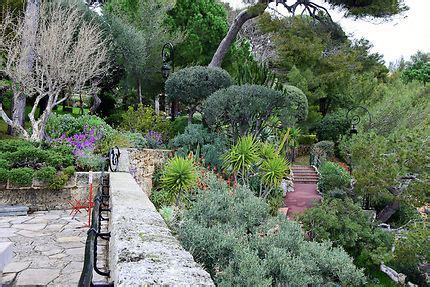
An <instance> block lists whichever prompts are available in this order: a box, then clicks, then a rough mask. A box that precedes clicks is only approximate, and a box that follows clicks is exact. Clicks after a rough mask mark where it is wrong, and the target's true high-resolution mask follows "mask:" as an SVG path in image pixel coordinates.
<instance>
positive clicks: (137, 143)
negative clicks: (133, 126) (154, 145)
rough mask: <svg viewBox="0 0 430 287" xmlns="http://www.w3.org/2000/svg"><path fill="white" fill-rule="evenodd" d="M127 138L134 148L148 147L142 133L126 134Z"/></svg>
mask: <svg viewBox="0 0 430 287" xmlns="http://www.w3.org/2000/svg"><path fill="white" fill-rule="evenodd" d="M122 136H125V137H126V138H127V140H128V142H129V143H130V145H131V147H133V148H145V147H147V146H148V141H147V140H146V139H145V137H144V136H143V135H142V134H141V133H133V132H126V133H125V134H122Z"/></svg>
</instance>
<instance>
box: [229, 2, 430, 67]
mask: <svg viewBox="0 0 430 287" xmlns="http://www.w3.org/2000/svg"><path fill="white" fill-rule="evenodd" d="M223 1H224V2H228V3H229V4H230V5H231V6H232V7H234V8H236V9H239V8H242V7H244V5H243V3H242V0H223ZM316 2H320V3H321V2H322V1H321V0H317V1H316ZM404 2H405V4H406V5H408V6H409V8H410V9H409V11H407V12H406V13H404V15H402V16H396V17H395V18H394V19H393V20H391V21H387V22H382V23H380V22H379V23H378V21H376V22H375V21H373V22H372V21H369V20H354V19H352V18H345V17H343V14H342V13H341V12H340V11H333V10H331V15H332V18H333V19H334V20H335V21H336V22H339V23H340V24H341V25H342V27H343V29H344V30H345V31H346V32H347V33H348V34H351V35H352V36H353V37H354V38H362V37H364V38H366V39H368V40H369V41H370V42H371V43H372V44H373V45H374V48H373V52H378V53H380V54H382V55H384V59H385V61H386V63H387V64H388V63H389V62H391V61H395V60H397V59H399V58H400V57H401V56H403V57H405V58H409V57H410V56H411V55H413V54H415V53H416V52H417V51H418V50H421V51H424V52H430V17H429V12H430V1H429V0H405V1H404ZM326 6H327V5H326ZM279 7H280V6H278V10H279V11H280V12H281V13H282V14H284V15H287V12H286V11H285V9H284V10H283V9H281V8H279Z"/></svg>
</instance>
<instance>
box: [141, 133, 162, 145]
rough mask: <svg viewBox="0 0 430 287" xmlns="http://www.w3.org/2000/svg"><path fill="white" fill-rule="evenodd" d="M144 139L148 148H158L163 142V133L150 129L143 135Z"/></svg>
mask: <svg viewBox="0 0 430 287" xmlns="http://www.w3.org/2000/svg"><path fill="white" fill-rule="evenodd" d="M145 139H146V141H147V143H148V146H149V147H150V148H158V147H160V146H161V145H162V144H163V135H162V134H161V133H159V132H156V131H153V130H150V131H149V132H148V133H147V134H146V135H145Z"/></svg>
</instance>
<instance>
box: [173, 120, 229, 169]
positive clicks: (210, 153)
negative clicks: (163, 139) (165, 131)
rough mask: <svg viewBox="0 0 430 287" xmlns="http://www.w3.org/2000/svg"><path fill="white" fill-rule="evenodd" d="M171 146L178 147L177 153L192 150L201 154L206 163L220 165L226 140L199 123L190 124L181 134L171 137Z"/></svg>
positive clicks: (184, 153) (185, 152)
mask: <svg viewBox="0 0 430 287" xmlns="http://www.w3.org/2000/svg"><path fill="white" fill-rule="evenodd" d="M172 146H173V147H174V148H178V151H177V154H179V155H182V156H186V155H187V154H188V153H189V152H193V153H194V154H196V155H197V154H199V155H200V156H202V157H203V158H204V163H205V164H206V165H211V166H220V165H221V162H222V161H221V160H222V155H223V153H224V152H225V150H226V141H225V139H224V137H223V136H222V135H219V134H215V133H211V132H210V131H208V130H207V129H206V128H204V127H203V125H201V124H190V125H188V126H187V127H186V128H185V130H184V132H183V133H182V134H179V135H177V136H176V137H175V138H173V140H172Z"/></svg>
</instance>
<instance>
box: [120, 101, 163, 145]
mask: <svg viewBox="0 0 430 287" xmlns="http://www.w3.org/2000/svg"><path fill="white" fill-rule="evenodd" d="M121 128H122V129H124V130H126V131H132V132H140V133H142V134H147V133H148V132H149V131H151V130H152V131H156V132H159V133H161V134H162V135H163V137H164V138H165V139H166V138H167V137H168V135H169V131H170V123H169V121H168V120H166V119H165V118H163V117H162V116H161V115H157V114H156V113H155V111H154V109H153V108H151V107H144V106H143V105H139V106H138V108H137V109H134V108H133V107H128V110H127V112H125V113H123V114H122V122H121Z"/></svg>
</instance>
